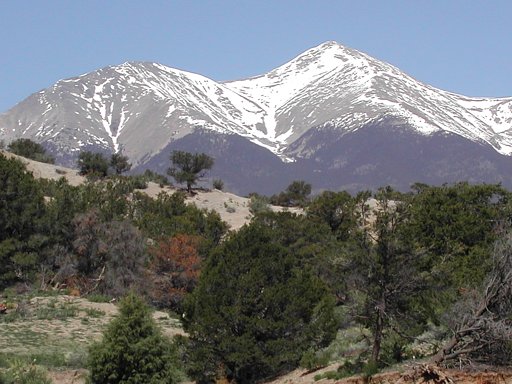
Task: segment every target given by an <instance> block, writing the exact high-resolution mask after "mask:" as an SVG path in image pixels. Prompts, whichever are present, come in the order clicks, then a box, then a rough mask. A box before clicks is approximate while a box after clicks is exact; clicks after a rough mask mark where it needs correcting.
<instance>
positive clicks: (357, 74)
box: [0, 42, 512, 192]
mask: <svg viewBox="0 0 512 384" xmlns="http://www.w3.org/2000/svg"><path fill="white" fill-rule="evenodd" d="M369 132H372V133H371V134H370V133H369ZM19 137H28V138H32V139H34V140H36V141H38V142H41V143H44V144H45V145H46V146H47V147H48V148H49V149H50V150H51V151H53V152H54V153H55V154H56V155H57V159H58V161H60V162H62V163H66V162H67V163H68V165H69V162H72V161H73V158H75V157H76V154H77V153H78V151H80V150H82V149H87V150H99V151H104V152H106V153H109V152H116V151H122V152H123V153H124V154H125V155H127V156H128V157H130V159H131V161H132V162H133V164H134V165H135V166H136V167H138V169H143V168H148V167H151V168H154V169H156V170H160V171H162V170H165V168H166V166H167V165H168V158H169V151H170V150H172V149H173V148H183V149H188V150H200V151H204V152H209V153H212V154H213V155H215V157H216V168H215V169H214V172H216V173H217V174H218V175H221V176H223V177H224V178H225V179H227V180H228V183H227V185H228V186H231V187H232V189H233V190H236V191H240V192H248V191H254V190H260V191H262V190H263V191H266V192H268V191H270V190H271V189H272V188H262V187H261V186H262V185H267V184H272V185H274V189H277V190H279V188H281V187H282V184H283V183H286V182H287V181H289V179H290V178H291V177H294V178H301V179H306V180H312V181H314V182H315V183H318V185H315V186H316V187H317V188H327V187H329V188H344V187H348V188H359V187H365V186H370V187H371V186H376V185H378V184H372V185H367V184H368V182H367V181H363V180H362V179H361V177H362V176H365V177H366V178H367V179H368V180H374V181H373V183H376V182H381V183H382V182H384V183H390V184H394V185H397V186H404V185H405V186H406V185H407V183H410V182H413V181H431V182H443V181H455V180H459V179H461V178H464V179H471V177H474V175H478V174H480V173H481V174H482V177H481V178H478V177H477V178H476V179H475V180H474V181H493V182H494V181H496V182H504V183H505V184H508V181H507V180H508V179H507V177H510V176H508V175H503V172H502V171H501V168H502V167H505V168H507V167H508V165H503V166H502V165H499V166H498V165H497V164H498V163H499V164H501V163H502V162H505V163H507V164H508V161H510V159H512V158H511V157H510V156H511V155H512V98H494V99H490V98H470V97H465V96H462V95H457V94H453V93H450V92H446V91H443V90H439V89H436V88H434V87H431V86H428V85H426V84H423V83H421V82H419V81H417V80H415V79H413V78H411V77H410V76H408V75H406V74H404V73H403V72H401V71H400V70H399V69H397V68H396V67H393V66H392V65H389V64H387V63H384V62H381V61H379V60H376V59H373V58H371V57H370V56H368V55H366V54H364V53H361V52H359V51H356V50H354V49H349V48H346V47H343V46H341V45H339V44H337V43H335V42H327V43H324V44H322V45H320V46H318V47H315V48H312V49H310V50H308V51H306V52H304V53H303V54H301V55H299V56H297V57H296V58H294V59H293V60H291V61H290V62H288V63H286V64H284V65H282V66H280V67H278V68H276V69H274V70H272V71H270V72H268V73H266V74H264V75H261V76H257V77H253V78H249V79H244V80H237V81H229V82H224V83H219V82H215V81H213V80H211V79H208V78H206V77H204V76H201V75H198V74H193V73H190V72H185V71H181V70H177V69H172V68H169V67H165V66H163V65H160V64H155V63H125V64H122V65H118V66H113V67H108V68H104V69H100V70H98V71H95V72H92V73H88V74H84V75H82V76H79V77H76V78H72V79H67V80H61V81H59V82H57V83H56V84H55V85H54V86H52V87H51V88H48V89H45V90H43V91H41V92H38V93H35V94H33V95H31V96H30V97H29V98H27V99H26V100H24V101H23V102H21V103H20V104H18V105H16V106H15V107H13V108H12V109H10V110H9V111H7V112H6V113H3V114H1V115H0V139H3V140H4V141H5V142H9V141H11V140H13V139H15V138H19ZM362 137H365V140H364V141H361V140H359V139H358V138H362ZM405 137H408V141H405V142H404V138H405ZM448 137H449V138H450V140H452V141H454V140H455V141H456V142H457V143H462V142H464V145H463V147H464V148H465V149H464V152H468V151H469V153H466V154H464V153H460V154H459V155H458V158H460V161H462V163H463V164H465V165H462V166H463V167H466V168H468V167H469V168H468V169H467V170H466V171H464V172H462V174H461V171H457V172H455V170H452V171H450V172H448V174H446V175H438V176H436V177H434V176H432V175H430V176H429V173H428V170H427V169H426V168H425V162H427V163H432V161H434V160H435V159H433V158H431V157H429V154H433V153H434V152H436V149H437V148H439V147H443V144H442V143H444V144H445V143H447V142H448V141H447V138H448ZM377 138H379V139H378V141H376V140H377ZM390 138H393V140H394V141H393V143H394V144H392V143H390V142H389V143H388V144H387V148H388V149H387V155H384V154H383V158H382V159H380V160H379V161H378V162H376V160H375V158H374V159H370V157H371V156H372V155H373V156H375V153H376V151H375V150H374V151H372V153H367V151H366V150H365V148H368V146H370V143H372V142H374V144H375V145H377V146H378V144H379V143H383V142H387V141H389V139H390ZM441 138H444V139H443V140H441ZM411 141H412V142H414V143H416V144H411ZM398 142H399V143H400V145H399V146H398V144H397V143H398ZM434 142H435V143H439V144H436V145H433V143H434ZM347 143H352V145H356V147H353V146H349V147H347V145H348V144H347ZM427 143H428V144H427ZM413 147H414V148H416V147H417V148H416V150H415V154H416V155H418V151H419V152H421V153H422V154H423V155H422V156H424V157H425V159H423V160H422V161H423V163H422V164H423V165H422V164H421V162H420V159H419V157H421V156H419V157H418V156H416V157H417V158H414V156H413V158H412V159H410V161H412V162H413V163H418V164H416V166H417V167H419V168H417V167H416V170H417V171H418V170H420V169H423V171H421V172H423V174H422V173H419V174H418V173H417V172H416V171H415V172H411V174H412V175H415V176H416V177H417V179H415V180H403V181H401V180H399V179H400V177H398V176H397V177H395V175H393V170H392V168H390V169H389V170H386V171H384V168H385V167H384V166H383V163H386V161H387V160H389V159H391V158H393V157H396V156H402V157H403V156H405V155H404V154H403V153H402V152H403V151H407V150H410V149H411V148H413ZM455 147H457V145H455ZM427 148H428V149H427ZM354 151H356V152H357V153H358V155H357V156H355V155H354ZM358 151H359V152H358ZM379 151H385V152H386V148H380V147H379ZM446 151H447V152H446V154H445V155H448V154H450V156H452V157H453V156H454V153H453V152H452V153H450V151H453V147H452V148H451V149H450V148H446ZM482 151H484V152H485V156H484V155H481V156H483V157H482V158H481V161H480V162H478V163H475V164H472V165H471V166H469V165H468V163H467V161H465V160H464V161H463V160H462V159H463V158H465V157H464V156H466V157H469V158H471V159H472V161H473V162H474V161H475V159H479V158H480V157H479V156H480V155H478V156H477V155H476V153H479V154H480V153H481V152H482ZM348 153H352V157H350V156H348V155H347V154H348ZM365 153H366V158H365V157H364V154H365ZM400 153H402V155H400ZM445 155H443V154H442V153H438V154H437V156H438V157H439V156H440V157H441V158H443V156H444V157H446V156H445ZM276 156H277V157H276ZM347 156H348V157H347ZM489 156H490V157H492V158H493V159H492V160H488V159H489ZM405 157H406V156H405ZM355 158H357V159H358V160H357V161H356V162H355V163H354V159H355ZM397 161H398V165H400V161H399V159H397ZM482 162H483V163H482ZM489 162H490V163H489ZM356 163H357V164H356ZM450 164H451V165H453V164H457V161H455V160H454V159H452V161H450ZM269 167H270V168H269ZM383 167H384V168H383ZM475 167H476V168H477V170H475V169H473V168H475ZM482 167H483V168H482ZM395 168H396V167H395ZM399 168H400V167H399ZM434 168H436V167H434ZM434 168H432V169H434ZM445 168H446V167H445ZM478 169H480V170H481V172H480V171H478ZM482 169H483V170H486V171H482ZM249 170H250V172H249ZM251 172H252V173H251ZM333 172H338V173H339V174H337V173H336V174H335V173H333ZM469 172H472V173H471V174H470V173H469ZM401 173H402V175H403V173H404V172H401ZM434 173H436V174H437V173H439V169H437V170H436V171H435V172H434ZM347 174H349V175H350V174H351V175H353V176H354V177H353V178H352V179H350V177H349V178H347ZM466 174H468V175H470V176H471V175H472V176H471V177H468V176H466ZM486 174H487V175H491V176H492V177H490V179H489V180H488V177H487V178H486V177H484V175H486ZM237 175H238V176H237ZM270 175H272V176H270ZM341 175H343V176H341ZM372 175H373V176H372ZM377 175H380V176H379V177H377ZM452 176H453V177H452ZM236 177H238V179H242V181H240V180H239V181H237V180H235V178H236ZM333 177H334V178H337V180H339V182H333V180H332V178H333ZM324 178H328V179H331V180H329V181H327V180H325V181H323V180H324ZM422 178H424V179H425V180H423V179H422ZM443 178H444V179H443ZM341 179H343V180H344V181H341ZM356 179H357V180H359V181H357V180H356ZM480 179H481V180H480ZM370 184H371V183H370ZM510 184H511V185H512V179H511V180H510ZM284 185H286V184H284Z"/></svg>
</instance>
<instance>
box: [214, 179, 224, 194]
mask: <svg viewBox="0 0 512 384" xmlns="http://www.w3.org/2000/svg"><path fill="white" fill-rule="evenodd" d="M213 188H215V189H218V190H219V191H222V190H223V189H224V182H223V181H222V180H221V179H213Z"/></svg>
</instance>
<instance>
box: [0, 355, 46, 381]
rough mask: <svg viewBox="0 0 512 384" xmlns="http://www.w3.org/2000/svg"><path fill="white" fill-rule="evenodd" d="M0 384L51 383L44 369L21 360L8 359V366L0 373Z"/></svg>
mask: <svg viewBox="0 0 512 384" xmlns="http://www.w3.org/2000/svg"><path fill="white" fill-rule="evenodd" d="M0 383H1V384H52V381H51V380H50V378H49V377H48V374H47V372H46V370H44V369H43V368H41V367H39V366H37V365H34V364H27V363H26V362H24V361H22V360H18V359H16V360H12V361H10V364H9V368H7V369H6V370H5V371H4V372H3V373H0Z"/></svg>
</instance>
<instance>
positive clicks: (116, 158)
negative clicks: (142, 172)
mask: <svg viewBox="0 0 512 384" xmlns="http://www.w3.org/2000/svg"><path fill="white" fill-rule="evenodd" d="M110 166H111V167H112V168H114V172H115V173H116V175H120V174H121V173H124V172H128V171H129V170H130V169H131V167H132V165H131V164H130V163H129V162H128V157H127V156H123V155H121V154H120V153H114V154H113V155H112V157H111V158H110Z"/></svg>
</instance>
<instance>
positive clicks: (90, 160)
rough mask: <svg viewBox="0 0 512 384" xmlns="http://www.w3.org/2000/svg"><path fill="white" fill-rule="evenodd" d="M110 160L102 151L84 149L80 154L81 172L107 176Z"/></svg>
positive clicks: (89, 174) (92, 175) (79, 166)
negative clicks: (95, 151)
mask: <svg viewBox="0 0 512 384" xmlns="http://www.w3.org/2000/svg"><path fill="white" fill-rule="evenodd" d="M108 165H109V162H108V160H107V159H106V158H105V156H103V155H102V154H101V153H94V152H89V151H82V152H80V154H79V155H78V169H79V172H78V173H79V174H80V175H82V176H88V177H100V178H101V177H105V176H107V174H108Z"/></svg>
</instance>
